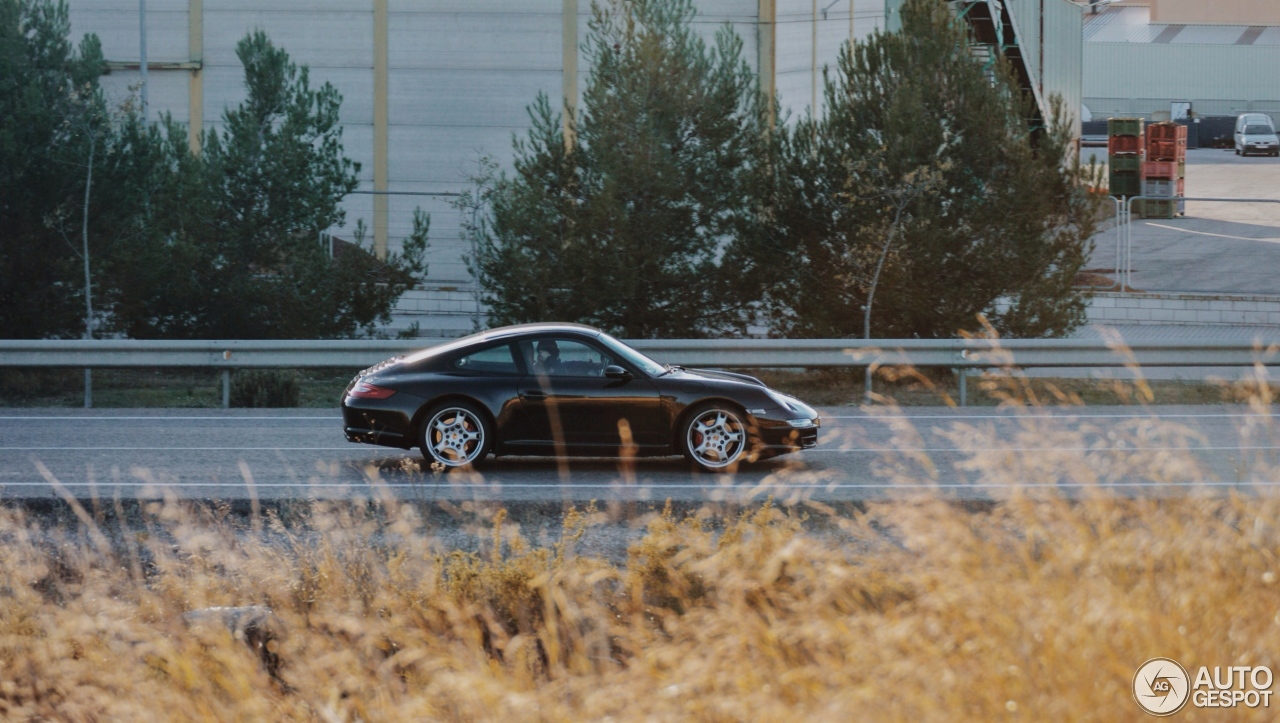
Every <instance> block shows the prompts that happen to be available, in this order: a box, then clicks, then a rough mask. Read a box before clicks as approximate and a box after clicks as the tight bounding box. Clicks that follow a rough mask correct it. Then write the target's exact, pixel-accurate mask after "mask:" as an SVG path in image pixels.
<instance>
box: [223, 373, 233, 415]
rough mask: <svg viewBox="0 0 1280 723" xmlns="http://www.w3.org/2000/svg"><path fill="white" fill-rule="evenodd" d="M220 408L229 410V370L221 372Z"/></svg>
mask: <svg viewBox="0 0 1280 723" xmlns="http://www.w3.org/2000/svg"><path fill="white" fill-rule="evenodd" d="M222 408H223V409H230V408H231V370H230V369H223V370H222Z"/></svg>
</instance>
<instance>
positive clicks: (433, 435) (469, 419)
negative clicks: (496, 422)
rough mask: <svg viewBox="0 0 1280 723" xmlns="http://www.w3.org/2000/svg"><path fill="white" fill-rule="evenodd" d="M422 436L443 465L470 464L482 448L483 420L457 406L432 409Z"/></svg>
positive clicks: (483, 440)
mask: <svg viewBox="0 0 1280 723" xmlns="http://www.w3.org/2000/svg"><path fill="white" fill-rule="evenodd" d="M423 436H424V437H426V439H425V442H426V445H427V447H428V449H429V451H430V453H431V457H432V458H433V459H434V460H435V461H437V462H439V463H440V464H443V465H445V466H446V467H461V466H463V465H467V464H470V463H472V462H474V461H475V460H476V458H477V457H479V456H480V454H481V452H483V451H484V443H485V438H484V422H482V421H481V420H480V418H479V417H477V416H476V414H475V413H474V412H472V411H471V410H469V409H463V408H461V407H446V408H444V409H441V410H440V411H438V412H436V413H435V415H434V416H432V417H431V421H429V422H427V433H426V434H425V435H423Z"/></svg>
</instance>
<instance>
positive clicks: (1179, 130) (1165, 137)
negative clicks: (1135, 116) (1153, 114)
mask: <svg viewBox="0 0 1280 723" xmlns="http://www.w3.org/2000/svg"><path fill="white" fill-rule="evenodd" d="M1151 141H1182V142H1183V144H1184V145H1185V144H1186V142H1187V127H1186V126H1184V125H1182V124H1179V123H1152V124H1150V125H1148V126H1147V142H1148V143H1150V142H1151Z"/></svg>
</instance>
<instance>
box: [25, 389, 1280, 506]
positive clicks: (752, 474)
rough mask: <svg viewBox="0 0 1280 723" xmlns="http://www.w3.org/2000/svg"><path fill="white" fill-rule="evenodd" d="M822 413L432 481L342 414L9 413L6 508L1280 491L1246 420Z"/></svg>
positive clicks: (1142, 412) (1041, 413) (1164, 415)
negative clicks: (692, 445)
mask: <svg viewBox="0 0 1280 723" xmlns="http://www.w3.org/2000/svg"><path fill="white" fill-rule="evenodd" d="M822 412H823V416H824V426H823V431H822V435H821V437H820V444H819V447H818V448H817V449H814V450H810V451H807V452H803V453H800V454H795V455H791V456H787V457H782V458H778V459H774V460H769V461H766V462H762V463H757V464H755V465H751V466H748V467H745V468H743V469H742V470H741V471H739V472H738V473H737V474H735V475H713V474H706V473H697V472H692V471H690V469H689V467H688V465H687V464H686V463H685V462H684V461H683V460H681V459H679V458H658V459H641V460H635V461H631V462H620V461H618V460H613V459H575V460H568V461H566V460H555V459H544V458H527V457H524V458H501V459H498V460H491V461H490V462H489V463H488V464H487V465H485V466H484V467H483V468H482V470H481V471H480V472H478V473H475V474H467V473H458V472H454V473H448V474H433V473H432V472H431V471H430V470H429V469H425V470H424V469H423V468H422V466H421V465H419V462H421V457H420V456H419V455H418V454H417V452H416V451H415V452H412V453H410V452H402V451H399V450H393V449H385V448H379V447H371V446H365V445H356V444H350V443H348V442H346V441H345V439H344V438H343V436H342V431H341V422H340V419H339V417H338V416H337V413H336V410H333V411H330V410H311V409H297V410H293V409H290V410H176V409H168V410H161V409H146V410H109V409H94V410H65V409H57V410H54V409H41V410H4V411H3V413H0V497H3V498H9V499H13V498H45V499H47V498H52V497H58V496H64V495H68V494H69V495H74V496H76V497H78V498H82V499H88V498H92V497H95V496H96V497H98V498H100V499H110V498H112V497H114V496H116V495H119V496H120V497H121V498H122V499H132V498H137V497H140V496H141V497H158V496H161V495H163V494H166V493H167V492H168V493H172V494H175V495H177V496H180V497H187V498H203V499H207V498H218V499H246V498H253V497H257V498H260V499H270V498H345V497H352V496H362V497H368V496H373V495H378V494H392V495H395V496H398V497H401V498H406V499H415V500H423V501H453V502H458V501H466V500H500V501H505V502H559V501H575V502H586V501H590V500H593V499H594V500H601V501H608V500H620V501H632V500H653V501H661V500H664V499H668V498H669V499H673V500H678V501H700V500H713V501H728V502H737V501H748V500H752V499H763V498H764V497H766V496H770V495H772V496H773V497H774V498H776V499H779V500H792V501H794V500H796V499H800V498H806V499H815V500H823V501H847V500H863V499H877V498H885V497H893V496H897V495H901V494H908V493H935V492H936V491H941V492H942V493H944V494H948V495H953V496H957V497H962V498H972V499H993V498H1002V497H1006V496H1009V495H1012V494H1036V493H1044V492H1049V491H1055V490H1060V491H1062V492H1065V493H1067V494H1070V495H1077V496H1078V495H1084V494H1088V493H1089V492H1090V491H1092V490H1103V491H1105V492H1106V493H1108V494H1121V495H1184V494H1195V493H1198V492H1204V493H1216V494H1221V493H1224V492H1225V491H1227V490H1230V489H1234V488H1243V489H1247V490H1251V491H1260V490H1261V491H1266V490H1269V489H1270V488H1271V487H1272V486H1273V485H1274V484H1280V472H1278V473H1277V474H1272V473H1271V472H1270V470H1271V469H1272V468H1273V467H1277V464H1276V460H1277V452H1280V442H1278V441H1277V439H1276V435H1275V429H1274V425H1273V423H1272V417H1271V416H1270V414H1268V413H1265V412H1258V411H1254V410H1250V409H1249V408H1247V407H1243V406H1233V407H1224V406H1185V407H1152V408H1149V409H1144V408H1141V407H1092V408H1088V409H1080V408H1076V409H1066V408H1057V409H1052V408H1038V409H1021V410H996V409H990V408H970V409H948V408H911V409H906V410H887V409H886V410H882V411H878V412H875V413H873V414H868V413H865V412H863V411H861V410H859V409H857V408H853V407H841V408H826V409H823V410H822ZM1278 469H1280V468H1278Z"/></svg>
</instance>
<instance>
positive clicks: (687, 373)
mask: <svg viewBox="0 0 1280 723" xmlns="http://www.w3.org/2000/svg"><path fill="white" fill-rule="evenodd" d="M673 376H676V377H677V378H692V379H718V380H722V381H730V382H745V383H747V384H754V385H755V386H757V387H765V388H768V387H767V385H766V384H765V383H764V382H762V381H760V380H759V379H756V378H755V377H753V376H748V375H746V374H738V373H736V372H726V371H721V370H719V369H685V368H683V367H682V368H680V369H679V370H677V371H676V373H675V375H673Z"/></svg>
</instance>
